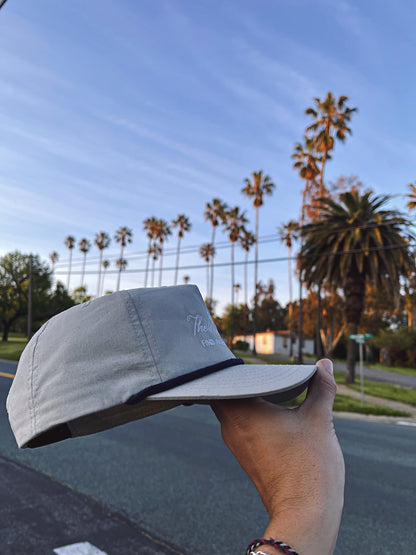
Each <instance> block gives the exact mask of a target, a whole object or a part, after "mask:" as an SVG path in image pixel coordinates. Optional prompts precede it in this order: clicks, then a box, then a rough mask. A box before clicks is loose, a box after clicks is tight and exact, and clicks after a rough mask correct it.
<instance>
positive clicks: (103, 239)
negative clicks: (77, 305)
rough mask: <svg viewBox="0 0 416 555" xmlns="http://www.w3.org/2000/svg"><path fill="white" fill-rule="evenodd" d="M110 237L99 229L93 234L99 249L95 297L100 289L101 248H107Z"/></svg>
mask: <svg viewBox="0 0 416 555" xmlns="http://www.w3.org/2000/svg"><path fill="white" fill-rule="evenodd" d="M110 242H111V239H110V236H109V235H108V233H106V232H105V231H100V232H99V233H96V234H95V239H94V243H95V244H96V246H97V248H98V250H99V251H100V261H99V263H98V283H97V297H98V296H99V295H100V290H101V268H102V262H103V250H104V249H107V248H108V246H109V245H110Z"/></svg>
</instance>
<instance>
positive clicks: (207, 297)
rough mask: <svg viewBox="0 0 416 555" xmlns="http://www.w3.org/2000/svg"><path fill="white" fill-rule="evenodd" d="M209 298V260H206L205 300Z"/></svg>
mask: <svg viewBox="0 0 416 555" xmlns="http://www.w3.org/2000/svg"><path fill="white" fill-rule="evenodd" d="M208 297H209V259H208V260H207V299H208Z"/></svg>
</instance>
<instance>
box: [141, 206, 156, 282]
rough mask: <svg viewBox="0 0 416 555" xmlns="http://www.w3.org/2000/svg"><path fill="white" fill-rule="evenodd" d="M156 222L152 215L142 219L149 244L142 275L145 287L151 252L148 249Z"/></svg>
mask: <svg viewBox="0 0 416 555" xmlns="http://www.w3.org/2000/svg"><path fill="white" fill-rule="evenodd" d="M157 222H158V220H157V219H156V218H155V217H154V216H152V217H151V218H146V219H145V220H143V224H144V225H143V231H146V232H147V233H146V235H147V238H148V239H149V244H148V246H147V258H146V271H145V277H144V286H145V287H147V278H148V275H149V261H150V255H151V254H152V253H151V252H150V251H151V245H152V241H153V240H154V238H155V236H156V228H157Z"/></svg>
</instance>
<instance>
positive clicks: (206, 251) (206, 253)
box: [199, 243, 215, 299]
mask: <svg viewBox="0 0 416 555" xmlns="http://www.w3.org/2000/svg"><path fill="white" fill-rule="evenodd" d="M214 253H215V250H214V247H213V246H212V244H211V243H204V244H203V245H201V248H200V249H199V254H200V255H201V257H202V258H203V259H204V260H205V262H206V263H207V295H206V297H207V299H209V285H210V283H209V263H210V261H211V260H212V259H213V257H214Z"/></svg>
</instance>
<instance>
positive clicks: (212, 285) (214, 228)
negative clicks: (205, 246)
mask: <svg viewBox="0 0 416 555" xmlns="http://www.w3.org/2000/svg"><path fill="white" fill-rule="evenodd" d="M216 227H217V226H215V225H213V226H212V236H211V245H212V249H213V252H215V248H214V242H215V230H216ZM213 295H214V255H212V258H211V286H210V290H209V298H210V299H211V302H212V300H213Z"/></svg>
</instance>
